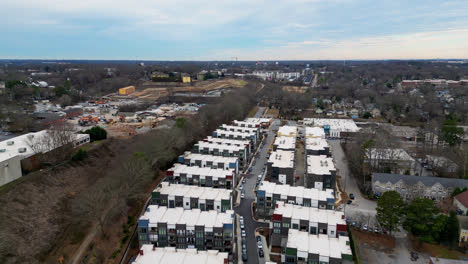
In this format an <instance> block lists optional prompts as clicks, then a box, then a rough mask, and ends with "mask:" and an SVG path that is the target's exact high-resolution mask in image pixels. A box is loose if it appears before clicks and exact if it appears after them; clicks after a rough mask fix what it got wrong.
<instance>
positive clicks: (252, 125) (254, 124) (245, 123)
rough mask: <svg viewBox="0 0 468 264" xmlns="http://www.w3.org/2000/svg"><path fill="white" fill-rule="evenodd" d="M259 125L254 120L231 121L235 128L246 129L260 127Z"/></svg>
mask: <svg viewBox="0 0 468 264" xmlns="http://www.w3.org/2000/svg"><path fill="white" fill-rule="evenodd" d="M260 123H261V122H258V121H254V120H252V122H247V121H239V120H234V121H232V124H233V125H235V126H246V127H247V126H251V127H258V126H260Z"/></svg>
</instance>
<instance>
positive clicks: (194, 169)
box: [167, 163, 234, 180]
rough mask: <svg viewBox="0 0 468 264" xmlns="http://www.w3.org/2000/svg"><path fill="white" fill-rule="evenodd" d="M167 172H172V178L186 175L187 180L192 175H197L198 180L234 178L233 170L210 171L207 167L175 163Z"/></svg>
mask: <svg viewBox="0 0 468 264" xmlns="http://www.w3.org/2000/svg"><path fill="white" fill-rule="evenodd" d="M167 171H172V172H174V176H180V174H186V175H187V177H188V178H191V177H192V176H193V175H199V176H200V179H204V178H206V177H207V176H208V177H209V176H211V177H213V179H215V180H216V179H218V178H227V177H234V170H224V169H211V168H209V167H204V168H201V167H198V166H187V165H185V164H180V163H176V164H174V166H172V168H170V169H168V170H167Z"/></svg>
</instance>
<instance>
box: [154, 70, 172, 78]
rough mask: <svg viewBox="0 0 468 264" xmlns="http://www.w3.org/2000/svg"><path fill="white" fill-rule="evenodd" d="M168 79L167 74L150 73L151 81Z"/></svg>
mask: <svg viewBox="0 0 468 264" xmlns="http://www.w3.org/2000/svg"><path fill="white" fill-rule="evenodd" d="M167 78H169V74H168V73H164V72H159V71H154V72H152V73H151V79H167Z"/></svg>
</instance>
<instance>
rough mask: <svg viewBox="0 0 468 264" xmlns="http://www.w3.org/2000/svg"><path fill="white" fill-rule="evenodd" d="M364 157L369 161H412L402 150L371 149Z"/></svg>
mask: <svg viewBox="0 0 468 264" xmlns="http://www.w3.org/2000/svg"><path fill="white" fill-rule="evenodd" d="M366 156H367V157H368V158H371V159H377V160H409V161H414V159H413V158H412V157H411V156H410V155H409V154H408V152H406V151H405V150H404V149H401V148H397V149H377V148H372V149H370V150H368V151H366Z"/></svg>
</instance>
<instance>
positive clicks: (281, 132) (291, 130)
mask: <svg viewBox="0 0 468 264" xmlns="http://www.w3.org/2000/svg"><path fill="white" fill-rule="evenodd" d="M277 135H278V137H297V127H296V126H282V127H280V128H279V129H278V133H277Z"/></svg>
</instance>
